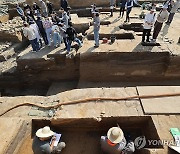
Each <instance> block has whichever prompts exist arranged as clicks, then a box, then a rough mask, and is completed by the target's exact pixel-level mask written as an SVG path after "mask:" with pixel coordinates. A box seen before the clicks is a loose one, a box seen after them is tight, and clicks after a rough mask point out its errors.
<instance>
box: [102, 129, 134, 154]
mask: <svg viewBox="0 0 180 154" xmlns="http://www.w3.org/2000/svg"><path fill="white" fill-rule="evenodd" d="M100 142H101V149H102V150H103V152H105V153H108V154H112V153H113V154H132V153H133V152H134V151H135V147H134V143H133V142H132V141H129V142H127V141H126V139H125V137H124V133H123V131H122V130H121V128H119V127H112V128H110V129H109V130H108V132H107V136H101V141H100Z"/></svg>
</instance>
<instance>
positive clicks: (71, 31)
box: [66, 27, 77, 41]
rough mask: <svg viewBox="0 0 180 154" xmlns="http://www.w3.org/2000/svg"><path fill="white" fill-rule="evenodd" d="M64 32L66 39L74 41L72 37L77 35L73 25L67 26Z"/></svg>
mask: <svg viewBox="0 0 180 154" xmlns="http://www.w3.org/2000/svg"><path fill="white" fill-rule="evenodd" d="M66 34H67V39H68V40H71V41H74V39H75V37H76V35H77V33H76V30H75V29H74V28H73V27H69V28H67V30H66Z"/></svg>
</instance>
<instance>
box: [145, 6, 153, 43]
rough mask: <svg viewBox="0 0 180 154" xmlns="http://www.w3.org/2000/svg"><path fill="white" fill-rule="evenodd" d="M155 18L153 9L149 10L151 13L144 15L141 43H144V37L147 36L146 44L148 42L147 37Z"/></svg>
mask: <svg viewBox="0 0 180 154" xmlns="http://www.w3.org/2000/svg"><path fill="white" fill-rule="evenodd" d="M155 16H156V13H155V9H151V11H150V12H149V13H147V14H146V16H145V19H144V26H143V35H142V42H144V41H145V36H147V39H146V42H150V41H149V36H150V33H151V29H152V27H153V25H154V22H155Z"/></svg>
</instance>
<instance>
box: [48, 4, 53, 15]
mask: <svg viewBox="0 0 180 154" xmlns="http://www.w3.org/2000/svg"><path fill="white" fill-rule="evenodd" d="M47 8H48V12H49V14H52V12H53V5H52V3H50V2H49V3H47Z"/></svg>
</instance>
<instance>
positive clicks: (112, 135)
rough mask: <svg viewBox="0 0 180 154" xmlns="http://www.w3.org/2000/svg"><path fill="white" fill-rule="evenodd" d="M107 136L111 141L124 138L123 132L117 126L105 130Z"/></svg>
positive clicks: (115, 141) (117, 141)
mask: <svg viewBox="0 0 180 154" xmlns="http://www.w3.org/2000/svg"><path fill="white" fill-rule="evenodd" d="M107 138H108V139H109V140H110V141H111V142H112V143H119V142H121V141H122V139H123V138H124V133H123V131H122V130H121V128H119V127H112V128H110V129H109V130H108V132H107Z"/></svg>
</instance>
